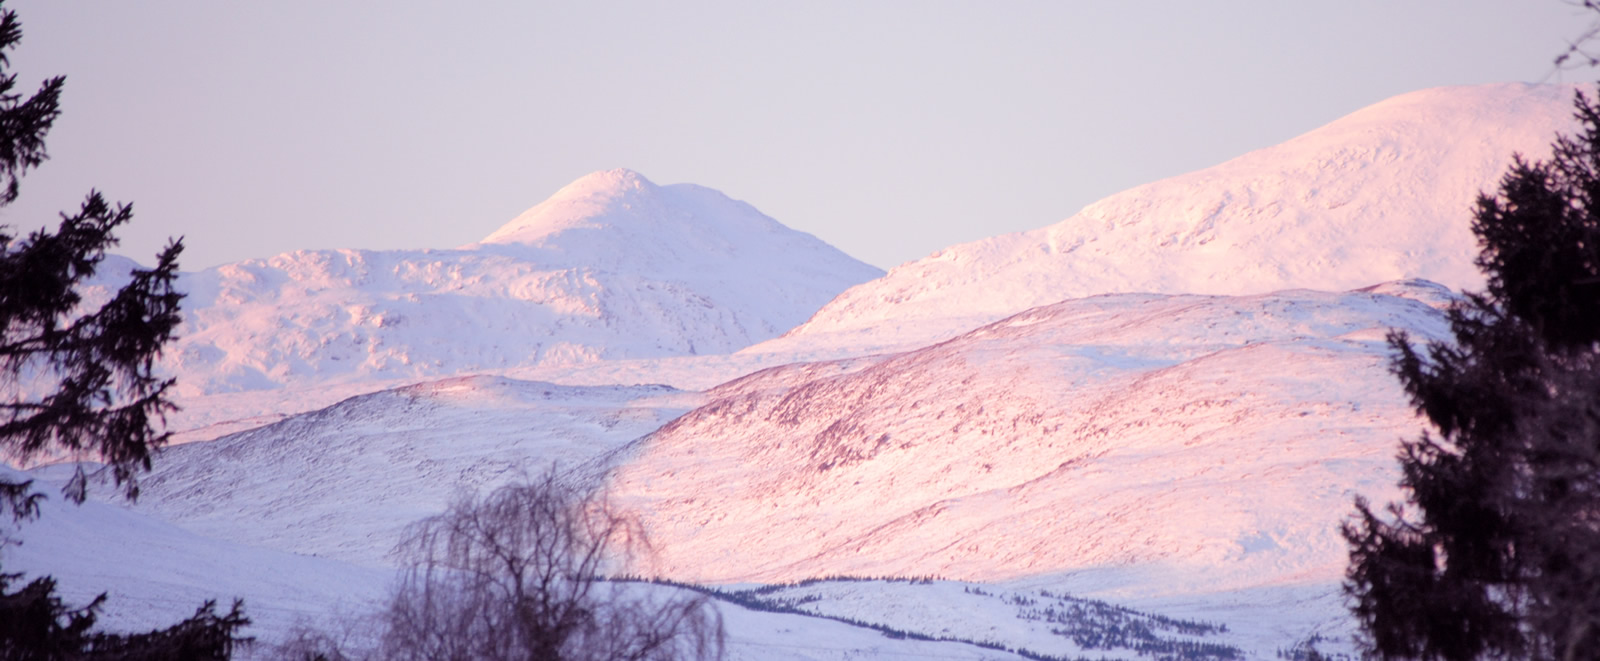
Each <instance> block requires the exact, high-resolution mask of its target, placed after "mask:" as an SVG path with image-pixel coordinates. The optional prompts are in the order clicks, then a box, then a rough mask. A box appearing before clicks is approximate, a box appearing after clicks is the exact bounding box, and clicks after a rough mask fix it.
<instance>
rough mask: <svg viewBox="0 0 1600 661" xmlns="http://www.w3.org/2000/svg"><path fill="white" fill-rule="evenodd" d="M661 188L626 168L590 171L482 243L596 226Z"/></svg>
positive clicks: (524, 239)
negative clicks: (597, 221)
mask: <svg viewBox="0 0 1600 661" xmlns="http://www.w3.org/2000/svg"><path fill="white" fill-rule="evenodd" d="M660 190H661V188H660V187H659V186H657V185H655V183H653V182H651V181H650V180H649V179H646V178H645V176H644V175H642V174H639V173H638V172H634V171H633V170H629V169H627V168H615V169H612V170H601V171H599V172H591V173H589V174H586V175H584V176H582V177H579V178H578V179H577V180H575V181H573V182H572V183H570V184H567V185H566V186H563V187H562V188H561V190H558V191H556V193H555V194H554V195H551V196H550V198H549V199H547V200H545V201H543V202H540V203H539V204H537V205H535V206H534V207H533V208H531V209H528V210H527V211H524V212H522V214H521V215H519V216H517V217H516V218H514V219H512V220H511V222H509V223H506V224H505V225H502V226H501V227H500V229H497V230H495V231H494V232H493V233H491V234H490V235H489V236H487V237H484V239H483V243H531V242H536V241H539V240H541V239H544V238H546V237H548V236H551V235H553V234H556V233H559V232H561V231H563V230H566V229H571V228H573V227H595V226H598V225H597V223H596V220H597V219H601V218H612V217H613V216H615V215H616V214H615V212H617V211H621V210H626V209H630V208H632V207H633V206H635V205H639V204H644V205H645V206H652V205H651V204H650V201H651V198H653V197H654V196H656V195H657V194H658V193H659V192H660Z"/></svg>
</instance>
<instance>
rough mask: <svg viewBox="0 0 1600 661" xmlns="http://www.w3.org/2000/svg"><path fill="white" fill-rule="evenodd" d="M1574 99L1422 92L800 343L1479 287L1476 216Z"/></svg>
mask: <svg viewBox="0 0 1600 661" xmlns="http://www.w3.org/2000/svg"><path fill="white" fill-rule="evenodd" d="M1576 89H1577V88H1576V86H1573V85H1526V84H1505V85H1483V86H1474V87H1445V88H1436V89H1427V90H1422V91H1420V92H1414V93H1411V94H1405V95H1402V96H1398V97H1395V98H1392V99H1389V100H1387V101H1384V102H1382V103H1378V104H1375V105H1372V106H1370V107H1367V108H1364V109H1362V110H1358V111H1356V112H1354V113H1351V114H1350V115H1348V116H1346V117H1344V118H1342V119H1339V120H1337V121H1334V122H1333V123H1331V124H1328V125H1327V126H1324V127H1322V128H1319V129H1316V130H1314V131H1311V132H1309V133H1306V134H1304V135H1301V136H1299V137H1297V138H1294V139H1293V140H1289V141H1288V142H1285V143H1283V144H1280V145H1276V146H1273V147H1268V148H1266V149H1261V150H1258V151H1254V152H1250V153H1248V154H1245V155H1243V156H1240V157H1238V158H1235V159H1233V160H1230V161H1228V162H1226V163H1222V164H1220V165H1217V166H1215V167H1210V168H1206V169H1204V170H1199V171H1196V172H1191V173H1188V174H1184V175H1180V176H1177V177H1173V178H1170V179H1164V180H1162V181H1157V182H1153V183H1149V184H1145V185H1143V186H1139V187H1136V188H1132V189H1129V190H1126V191H1123V192H1121V193H1117V194H1116V195H1112V196H1111V197H1108V198H1105V199H1103V200H1100V201H1098V202H1095V203H1094V204H1091V205H1089V206H1087V207H1085V208H1084V209H1083V210H1082V211H1079V212H1078V213H1077V214H1076V215H1074V216H1072V217H1070V218H1068V219H1066V220H1063V221H1061V222H1059V223H1056V224H1054V225H1050V226H1048V227H1042V228H1039V229H1036V230H1031V231H1027V232H1019V233H1015V234H1005V235H1001V236H996V237H992V238H988V239H982V240H979V241H974V242H971V243H964V244H961V245H957V246H951V247H949V248H946V249H944V250H941V251H939V252H936V253H934V254H932V255H930V256H928V257H926V258H923V259H920V260H917V261H913V262H907V263H905V264H901V265H900V266H897V267H895V268H893V269H891V270H890V272H889V274H888V275H887V276H885V277H883V278H880V279H877V280H873V281H871V282H868V283H864V284H861V285H857V286H855V287H852V288H851V289H850V290H849V291H846V292H845V293H843V294H841V295H840V296H839V297H838V298H837V299H834V300H833V301H832V302H830V303H828V305H827V306H825V307H824V308H823V309H822V310H821V311H819V312H818V313H817V314H816V316H815V317H813V318H812V319H811V320H810V321H807V322H806V323H805V325H803V326H801V327H800V328H797V329H795V330H794V331H791V334H792V335H814V334H825V333H841V332H866V333H872V332H874V329H878V328H882V327H889V328H891V329H893V330H894V332H895V333H897V334H899V335H900V336H902V337H904V338H905V339H906V340H908V341H921V342H928V341H935V340H940V339H945V338H948V337H952V336H954V335H955V334H956V333H959V332H962V331H964V330H966V329H970V328H972V327H974V326H976V325H978V324H979V323H987V322H989V321H993V320H995V319H999V318H1000V317H1004V316H1006V315H1010V314H1014V313H1017V312H1021V311H1023V310H1026V309H1028V308H1031V307H1034V306H1037V305H1047V304H1050V303H1054V302H1056V301H1060V300H1062V299H1067V298H1074V297H1080V296H1092V295H1095V294H1111V293H1140V292H1145V293H1162V294H1229V295H1235V294H1263V293H1267V292H1272V291H1278V290H1283V289H1293V288H1313V289H1322V290H1329V291H1339V290H1345V289H1354V288H1357V287H1365V286H1368V285H1372V284H1375V283H1379V282H1386V281H1391V280H1401V279H1406V278H1425V279H1428V280H1432V281H1434V282H1438V283H1441V284H1444V285H1446V286H1449V287H1451V288H1454V289H1474V288H1479V287H1481V286H1482V284H1483V279H1482V276H1481V275H1479V273H1478V270H1477V268H1476V267H1474V266H1473V262H1472V260H1473V258H1474V257H1475V256H1476V255H1477V253H1478V246H1477V242H1476V240H1475V239H1474V238H1473V236H1472V233H1471V230H1470V221H1471V218H1472V209H1473V201H1474V199H1475V197H1476V196H1477V195H1478V193H1479V192H1480V191H1490V192H1493V191H1494V190H1495V189H1496V188H1497V187H1498V184H1499V181H1500V178H1501V176H1503V175H1504V174H1505V172H1506V169H1507V167H1508V166H1509V165H1510V163H1511V158H1512V155H1513V154H1515V153H1521V154H1523V155H1524V156H1527V157H1529V158H1544V157H1546V156H1548V154H1549V151H1550V142H1551V140H1552V139H1553V138H1554V137H1555V135H1556V133H1557V132H1558V131H1564V130H1570V129H1571V128H1572V127H1574V126H1576V122H1575V121H1574V119H1573V117H1572V112H1573V110H1572V96H1573V92H1574V91H1575V90H1576Z"/></svg>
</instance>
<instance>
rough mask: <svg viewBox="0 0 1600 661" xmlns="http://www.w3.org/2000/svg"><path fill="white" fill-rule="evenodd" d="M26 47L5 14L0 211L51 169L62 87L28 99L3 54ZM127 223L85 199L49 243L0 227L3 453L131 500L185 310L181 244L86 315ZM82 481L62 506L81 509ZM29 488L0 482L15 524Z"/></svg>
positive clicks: (53, 83) (126, 211)
mask: <svg viewBox="0 0 1600 661" xmlns="http://www.w3.org/2000/svg"><path fill="white" fill-rule="evenodd" d="M21 38H22V26H21V23H20V22H19V21H18V19H17V15H16V12H13V11H9V10H0V180H3V183H4V188H3V190H0V206H3V205H5V204H8V203H10V202H12V201H14V200H16V198H17V193H18V181H19V178H20V177H21V176H22V175H23V174H24V173H25V172H26V171H27V170H29V169H31V168H33V167H36V166H38V165H39V164H40V163H42V162H44V160H45V159H46V158H47V157H48V154H47V153H46V151H45V145H44V138H45V134H46V133H48V132H49V130H50V127H51V125H52V123H54V121H55V119H56V116H57V115H58V114H59V113H60V109H59V101H60V95H61V89H62V85H63V83H64V79H63V78H61V77H59V76H58V77H55V78H51V79H49V80H47V81H45V82H44V84H43V85H42V86H41V87H40V88H39V90H38V91H37V92H35V93H34V94H32V95H31V96H28V97H26V98H24V97H23V96H22V95H19V94H17V93H16V92H15V88H16V84H17V75H16V74H15V73H12V72H10V71H9V70H7V67H8V66H9V64H10V61H9V59H8V58H7V56H6V52H7V51H9V50H10V49H11V48H12V47H14V46H15V45H16V44H17V42H18V41H19V40H21ZM132 218H133V209H132V207H131V206H129V205H126V204H123V205H116V206H112V205H110V204H107V203H106V201H105V199H104V198H102V197H101V196H100V194H99V193H97V192H91V193H90V194H89V196H88V198H87V199H86V200H85V201H84V203H83V205H82V207H81V208H80V209H79V210H78V212H77V213H75V214H71V215H68V214H62V216H61V222H60V225H59V227H58V228H57V229H56V231H55V232H47V231H44V230H39V231H35V232H33V233H31V234H29V235H27V236H26V237H19V236H17V235H15V234H14V233H13V231H12V230H11V229H10V228H9V227H5V226H0V333H3V335H0V370H3V375H4V383H5V397H6V398H5V402H4V403H3V404H0V416H3V417H0V450H3V451H4V453H5V455H6V457H7V458H8V459H10V460H13V461H26V460H28V459H30V458H34V457H37V456H40V455H46V456H50V457H65V458H84V459H97V460H100V461H103V462H104V463H105V465H106V467H107V469H108V470H109V471H110V472H111V474H112V476H113V477H114V478H115V480H116V483H117V485H118V486H120V487H123V488H124V489H125V490H126V493H127V494H128V495H129V496H130V497H131V496H135V495H137V493H138V488H137V483H136V482H135V479H134V478H135V475H136V473H137V471H139V470H148V469H149V467H150V452H151V451H152V450H154V449H155V448H157V447H159V446H160V445H161V444H162V443H164V442H165V441H166V439H167V435H166V434H165V433H162V432H160V431H158V430H157V428H156V423H157V422H158V421H159V420H160V419H161V417H162V416H164V415H165V414H166V413H168V412H170V411H171V410H172V409H173V405H172V404H171V402H169V401H168V400H167V399H166V392H167V389H168V388H170V387H171V386H172V381H171V380H170V379H160V378H157V377H156V376H155V375H154V374H153V370H152V367H153V362H154V359H155V358H156V357H157V356H158V355H159V353H160V351H161V347H162V346H163V345H164V344H165V343H166V342H167V341H168V340H170V339H171V338H172V334H173V330H174V329H175V328H176V327H177V325H178V322H179V315H178V304H179V301H180V300H181V299H182V295H181V294H179V293H178V292H177V291H176V290H175V289H174V288H173V283H174V281H175V279H176V278H177V275H178V267H177V257H178V254H179V253H180V252H181V251H182V249H183V246H182V243H181V242H176V241H175V242H173V243H171V244H170V245H168V246H167V248H166V249H165V250H163V251H162V252H161V254H160V255H158V256H157V259H156V266H155V268H153V269H139V270H136V271H134V272H133V274H132V276H131V279H130V281H129V282H128V284H127V285H126V286H124V287H123V288H122V289H121V290H120V291H118V292H117V293H116V295H115V296H114V297H113V298H112V299H111V300H110V301H109V302H107V303H105V304H104V305H101V306H100V307H99V308H98V309H94V310H84V309H82V308H84V307H85V306H84V301H83V298H82V296H81V294H80V293H79V292H80V289H81V288H82V286H83V284H84V282H85V280H87V279H88V278H90V277H92V276H93V275H94V274H95V270H96V268H97V267H98V266H99V265H100V263H101V261H102V260H103V259H104V258H105V251H106V249H107V248H109V247H111V246H114V245H116V243H117V239H116V237H115V236H114V235H113V231H114V230H115V229H116V228H117V227H118V226H120V225H122V224H124V223H127V222H128V221H129V220H131V219H132ZM85 477H86V476H85V475H84V474H83V473H82V470H81V469H80V471H79V473H78V474H77V476H76V479H74V480H72V482H71V484H70V485H69V487H68V493H67V495H68V497H69V498H71V499H73V500H75V501H80V502H81V501H82V500H83V498H84V489H85V488H86V480H85ZM37 498H38V496H36V495H33V494H30V493H29V490H28V485H26V484H11V483H7V482H4V481H0V501H3V505H4V506H6V507H7V509H9V510H10V512H11V514H12V516H13V518H26V517H29V516H32V515H34V514H36V513H37V507H38V501H37Z"/></svg>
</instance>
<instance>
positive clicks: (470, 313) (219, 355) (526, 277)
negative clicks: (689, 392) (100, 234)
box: [169, 170, 882, 397]
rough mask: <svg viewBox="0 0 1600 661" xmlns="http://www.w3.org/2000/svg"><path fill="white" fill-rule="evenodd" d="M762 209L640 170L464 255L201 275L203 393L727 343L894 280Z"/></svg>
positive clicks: (338, 258) (191, 282)
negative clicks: (883, 279) (880, 279)
mask: <svg viewBox="0 0 1600 661" xmlns="http://www.w3.org/2000/svg"><path fill="white" fill-rule="evenodd" d="M881 273H882V272H881V271H879V270H878V269H876V268H874V267H871V266H868V265H866V264H863V263H861V262H859V261H856V260H854V259H852V258H850V257H849V256H847V255H845V254H843V253H841V252H839V251H838V250H835V249H834V248H832V247H831V246H828V245H827V244H826V243H823V242H822V241H820V240H818V239H817V238H815V237H813V236H811V235H809V234H804V233H801V232H796V231H794V230H790V229H788V228H785V227H784V226H783V225H780V224H779V223H778V222H777V221H774V220H772V219H771V218H768V217H766V216H764V215H762V214H761V213H760V212H759V211H756V209H755V208H753V207H751V206H750V205H748V204H745V203H743V202H739V201H736V200H733V199H730V198H728V197H726V196H724V195H722V194H721V193H718V192H716V191H713V190H711V189H707V188H702V187H700V186H694V185H689V184H679V185H673V186H657V185H655V184H653V183H651V182H650V181H648V180H646V179H645V178H644V177H643V176H641V175H639V174H638V173H635V172H631V171H628V170H612V171H608V172H597V173H594V174H591V175H588V176H586V177H583V178H582V179H579V180H578V181H576V182H573V183H572V184H570V185H568V186H566V187H565V188H562V189H561V190H560V191H559V192H557V193H556V194H555V195H554V196H552V197H551V198H550V199H548V200H546V201H545V202H543V203H541V204H539V205H538V206H535V207H533V208H532V209H530V210H529V211H527V212H526V213H524V214H522V215H521V216H518V217H517V218H516V219H514V220H512V221H511V222H510V223H508V224H506V225H505V226H504V227H502V228H500V229H499V230H498V231H496V232H494V233H493V234H491V235H490V236H489V237H488V238H486V239H485V240H484V241H483V242H481V243H477V244H472V245H468V246H464V247H461V248H458V249H454V250H421V251H369V250H317V251H301V252H294V253H288V254H284V255H278V256H276V257H272V258H269V259H260V260H249V261H245V262H240V263H237V264H229V265H225V266H221V267H217V268H213V269H208V270H206V271H202V272H199V273H191V274H185V276H184V278H183V280H182V283H181V286H182V287H183V288H184V289H185V290H187V291H188V292H189V297H188V298H187V299H186V300H185V303H184V313H185V322H184V326H183V327H182V328H181V329H180V335H181V339H180V340H179V341H178V342H177V343H176V345H175V346H174V347H173V349H172V351H171V352H170V354H171V355H170V360H169V363H170V366H171V368H172V369H173V370H174V371H175V372H176V374H177V375H178V379H179V384H180V387H181V388H182V389H183V393H184V395H185V396H186V397H194V396H198V395H205V394H214V393H225V392H233V391H247V390H260V389H273V388H280V387H284V386H291V387H296V388H306V387H310V386H315V385H319V384H326V383H337V382H355V381H375V382H383V381H384V380H393V379H405V380H413V381H414V380H420V379H422V378H426V377H437V376H448V375H452V374H460V373H473V372H481V371H486V370H496V369H505V368H514V367H525V366H537V365H560V364H571V363H582V362H590V361H595V360H599V359H608V358H636V357H653V356H674V355H692V354H704V353H726V352H729V351H733V350H736V349H738V348H740V347H743V346H745V345H748V344H751V343H753V342H758V341H761V340H765V339H767V338H771V337H774V336H776V335H778V334H779V333H782V332H784V331H786V330H788V329H789V328H791V327H793V326H794V325H796V324H798V323H800V322H801V321H803V320H805V319H806V317H808V316H809V315H810V314H812V313H813V312H815V311H816V309H817V308H818V307H820V306H821V305H822V304H823V303H826V302H827V301H828V300H829V299H831V298H832V297H833V296H834V295H835V294H837V293H838V292H840V291H842V290H843V289H845V288H846V287H849V286H851V285H854V284H857V283H860V282H863V281H865V280H868V279H871V278H873V277H876V276H878V275H880V274H881Z"/></svg>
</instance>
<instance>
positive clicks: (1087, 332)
mask: <svg viewBox="0 0 1600 661" xmlns="http://www.w3.org/2000/svg"><path fill="white" fill-rule="evenodd" d="M1448 300H1450V295H1449V292H1448V290H1445V289H1443V288H1441V287H1439V286H1438V285H1434V284H1432V283H1427V282H1422V281H1407V282H1399V283H1390V284H1386V285H1381V286H1377V287H1372V288H1367V289H1363V290H1356V291H1350V292H1345V293H1324V292H1314V291H1307V290H1295V291H1285V292H1278V293H1274V294H1266V295H1257V296H1243V297H1218V296H1196V295H1157V294H1118V295H1105V296H1096V297H1090V298H1084V299H1075V300H1070V301H1065V302H1062V303H1058V304H1054V305H1049V306H1043V307H1039V308H1035V309H1033V310H1029V311H1027V312H1025V313H1022V314H1019V315H1015V316H1012V317H1009V318H1007V319H1004V320H1002V321H999V322H996V323H994V324H991V325H988V326H985V327H982V328H979V329H977V330H974V331H972V332H969V333H967V334H964V335H962V336H960V337H957V338H955V339H953V340H949V341H947V342H943V343H940V344H937V345H933V346H930V347H926V348H923V349H919V350H915V351H910V352H906V353H902V354H897V355H892V356H886V357H880V358H877V359H872V360H857V361H853V362H845V363H826V364H821V365H806V364H801V365H794V366H789V367H781V368H774V369H770V370H765V371H762V372H758V373H756V374H753V375H751V376H748V377H745V378H743V379H740V380H736V381H733V382H730V383H728V384H725V385H723V386H719V387H717V388H715V389H713V390H711V391H710V392H709V393H708V396H709V397H710V398H711V401H710V402H708V403H707V404H706V405H704V406H702V407H700V408H697V409H695V410H694V411H691V412H689V413H687V414H685V415H684V416H682V417H680V418H678V419H676V420H674V421H673V422H672V423H670V424H668V425H667V426H665V427H663V428H662V429H661V430H660V431H657V432H656V433H654V434H652V435H650V436H649V437H646V438H645V439H642V440H641V441H639V442H638V443H637V444H636V445H635V447H633V448H632V449H631V451H630V452H629V453H628V454H626V455H625V458H624V459H622V460H620V461H619V463H618V465H617V467H616V468H615V471H614V473H613V475H612V478H611V482H610V485H611V489H612V492H613V494H614V497H615V498H616V499H617V501H618V502H619V503H621V504H623V505H625V506H626V507H628V508H630V509H632V510H633V511H636V512H637V513H638V514H639V516H640V517H641V518H642V520H643V521H644V522H645V523H646V525H647V527H648V529H649V532H650V533H651V534H652V536H653V538H654V539H655V540H656V542H657V544H658V546H659V548H660V549H661V553H660V556H659V557H658V558H657V565H656V570H657V571H659V572H661V573H663V574H665V575H669V576H673V577H677V578H680V579H684V580H702V581H713V582H716V581H754V580H759V581H773V580H794V579H800V578H805V577H809V576H819V575H832V574H851V575H869V576H878V575H889V576H927V575H933V576H941V577H945V578H951V579H959V580H1009V579H1015V578H1018V577H1024V576H1032V575H1040V574H1059V573H1063V572H1075V571H1083V570H1088V569H1093V568H1101V567H1137V568H1140V570H1141V571H1145V572H1153V573H1156V574H1160V575H1161V576H1162V578H1161V580H1159V581H1155V582H1154V584H1152V585H1150V586H1147V589H1148V590H1151V591H1155V592H1157V593H1164V594H1172V593H1209V592H1216V591H1221V590H1233V589H1241V588H1248V587H1257V586H1261V585H1280V584H1287V583H1294V582H1317V583H1323V584H1327V585H1331V584H1333V583H1336V582H1337V580H1338V577H1339V576H1340V575H1341V571H1342V568H1343V566H1344V559H1345V547H1344V543H1343V541H1342V540H1341V539H1340V538H1339V537H1338V534H1337V532H1336V529H1337V523H1338V521H1339V519H1340V517H1341V516H1343V515H1344V514H1345V513H1346V512H1347V510H1348V509H1349V506H1350V501H1351V497H1352V496H1353V495H1354V494H1355V493H1365V494H1368V495H1370V496H1373V497H1375V498H1382V497H1384V496H1386V495H1391V494H1393V486H1392V485H1393V484H1394V482H1395V478H1396V475H1395V472H1394V461H1393V455H1394V446H1395V442H1396V439H1398V438H1400V437H1402V436H1409V435H1413V434H1414V433H1415V432H1416V430H1417V429H1418V428H1419V426H1418V423H1417V422H1416V419H1415V416H1414V414H1413V413H1412V411H1411V410H1410V408H1409V406H1408V405H1407V403H1406V399H1405V397H1404V396H1403V394H1402V393H1401V392H1400V388H1399V386H1398V384H1397V383H1396V382H1395V380H1394V378H1393V377H1392V376H1391V375H1390V374H1389V373H1388V370H1387V354H1388V349H1387V345H1386V344H1385V342H1384V336H1385V333H1386V332H1387V329H1390V328H1405V329H1410V330H1411V331H1412V332H1413V333H1415V334H1417V336H1418V337H1438V336H1440V335H1441V334H1442V333H1443V332H1444V324H1443V314H1442V313H1441V312H1440V311H1439V309H1438V308H1437V307H1436V306H1438V305H1441V304H1443V303H1445V302H1446V301H1448ZM750 549H760V552H759V553H751V552H750Z"/></svg>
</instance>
